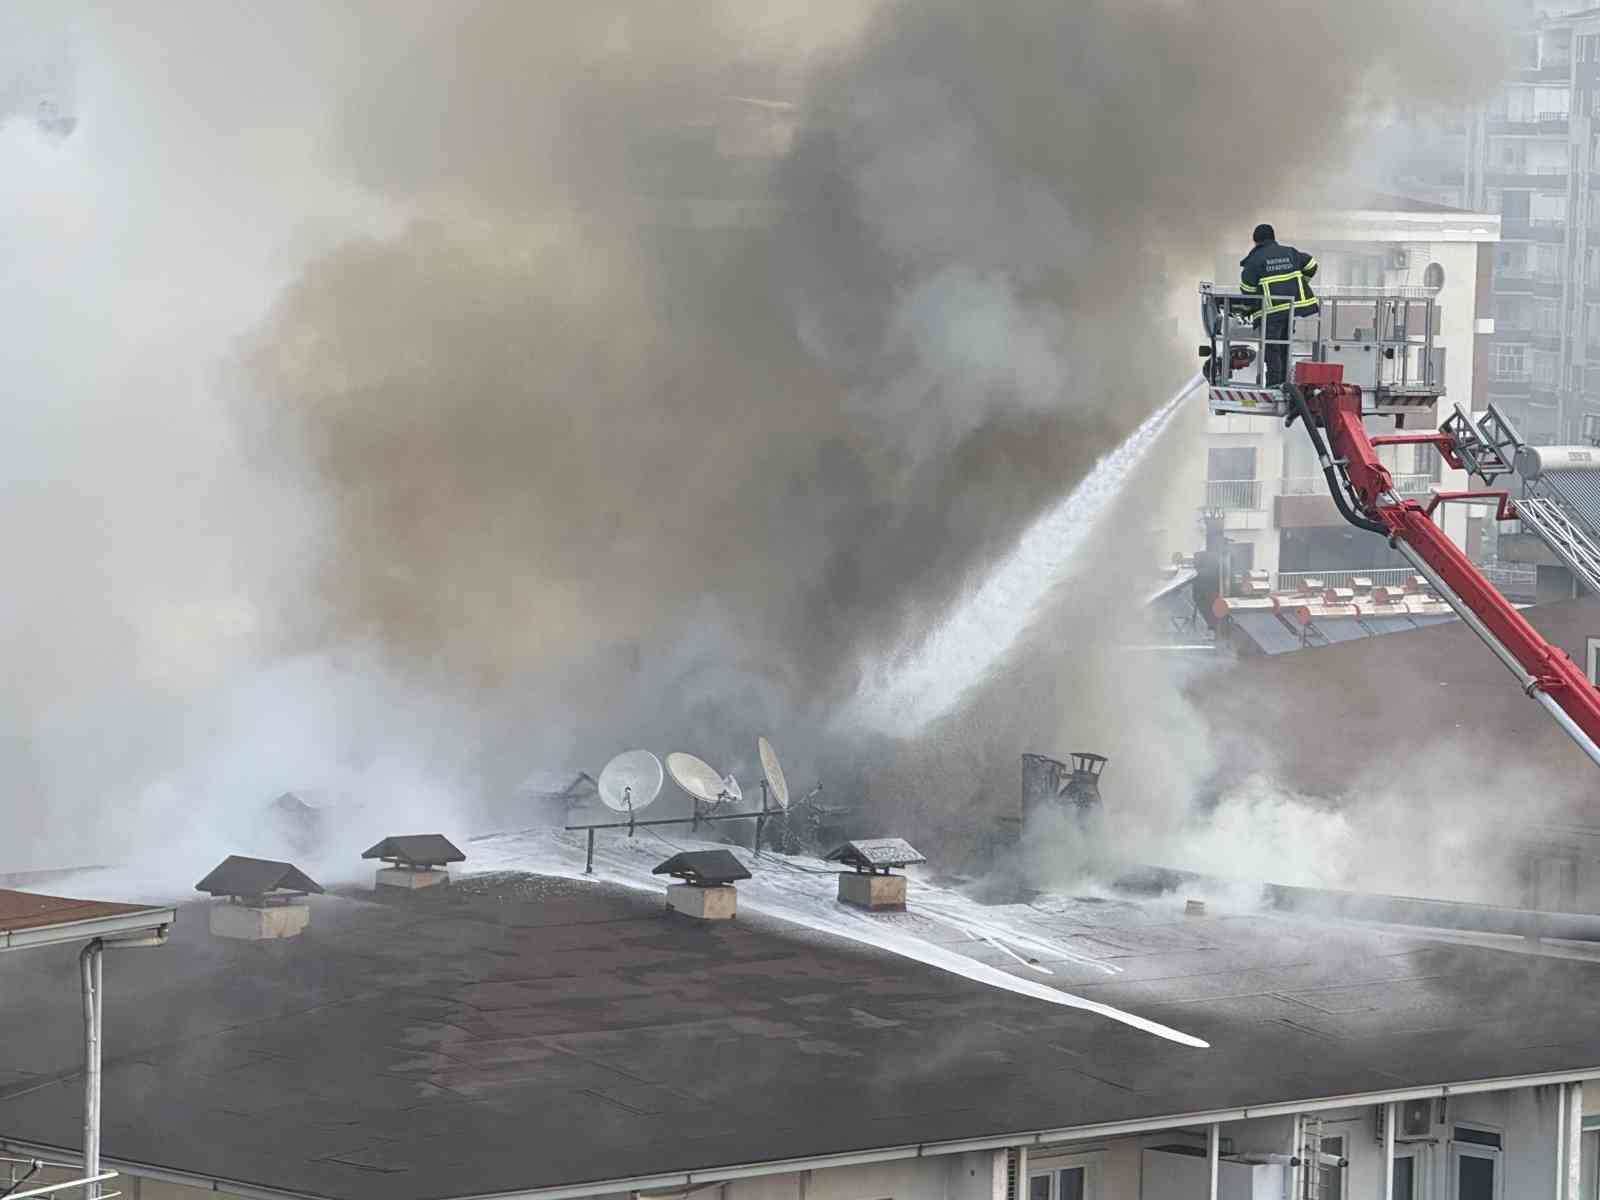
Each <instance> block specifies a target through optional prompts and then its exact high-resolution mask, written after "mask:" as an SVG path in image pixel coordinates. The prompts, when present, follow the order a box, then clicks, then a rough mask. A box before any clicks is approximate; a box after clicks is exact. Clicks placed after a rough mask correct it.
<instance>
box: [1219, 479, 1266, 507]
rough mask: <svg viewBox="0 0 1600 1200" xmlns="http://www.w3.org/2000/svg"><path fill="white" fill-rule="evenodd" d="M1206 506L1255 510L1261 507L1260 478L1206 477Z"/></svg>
mask: <svg viewBox="0 0 1600 1200" xmlns="http://www.w3.org/2000/svg"><path fill="white" fill-rule="evenodd" d="M1206 507H1207V508H1220V509H1235V510H1237V509H1245V510H1255V509H1259V508H1260V507H1261V480H1259V479H1208V480H1206Z"/></svg>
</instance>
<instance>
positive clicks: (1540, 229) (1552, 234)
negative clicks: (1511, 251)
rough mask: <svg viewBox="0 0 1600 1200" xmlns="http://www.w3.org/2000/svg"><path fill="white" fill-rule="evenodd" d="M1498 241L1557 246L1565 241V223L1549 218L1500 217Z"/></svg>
mask: <svg viewBox="0 0 1600 1200" xmlns="http://www.w3.org/2000/svg"><path fill="white" fill-rule="evenodd" d="M1500 240H1501V241H1503V242H1551V243H1554V244H1557V245H1559V244H1560V243H1562V242H1564V241H1566V240H1567V223H1566V222H1565V221H1562V220H1558V219H1555V218H1551V217H1539V218H1536V219H1533V220H1527V219H1522V218H1516V217H1502V218H1501V220H1500Z"/></svg>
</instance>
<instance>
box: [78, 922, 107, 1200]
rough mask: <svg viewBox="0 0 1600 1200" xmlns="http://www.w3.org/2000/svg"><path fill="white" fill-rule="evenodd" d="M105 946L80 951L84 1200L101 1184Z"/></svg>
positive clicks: (90, 1198) (97, 943) (91, 1197)
mask: <svg viewBox="0 0 1600 1200" xmlns="http://www.w3.org/2000/svg"><path fill="white" fill-rule="evenodd" d="M104 957H105V943H104V942H102V941H101V940H100V939H99V938H95V939H94V940H93V941H92V942H90V943H89V944H88V945H86V946H84V948H83V949H82V950H80V951H79V952H78V979H79V983H80V984H81V990H82V992H83V1173H84V1175H85V1177H86V1179H87V1182H85V1183H84V1185H83V1200H97V1197H98V1196H99V1194H100V1185H99V1184H98V1183H96V1182H94V1179H95V1176H97V1175H99V1174H100V1042H101V1033H102V1025H101V1013H102V1012H103V1011H104V1005H103V1004H102V999H103V995H104V992H103V971H102V963H103V960H104Z"/></svg>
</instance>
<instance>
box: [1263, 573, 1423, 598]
mask: <svg viewBox="0 0 1600 1200" xmlns="http://www.w3.org/2000/svg"><path fill="white" fill-rule="evenodd" d="M1415 574H1416V571H1414V570H1412V568H1410V567H1367V568H1363V569H1361V570H1357V571H1279V572H1278V582H1277V586H1276V588H1275V589H1274V590H1276V591H1280V592H1299V591H1304V590H1306V589H1307V588H1308V587H1313V586H1315V587H1317V588H1318V589H1321V588H1349V587H1354V586H1355V583H1354V581H1355V580H1357V579H1365V580H1367V581H1368V582H1370V583H1371V584H1372V586H1373V587H1381V588H1403V587H1405V585H1406V581H1407V580H1408V579H1410V578H1411V577H1412V576H1413V575H1415ZM1307 581H1310V582H1307ZM1362 586H1363V587H1364V586H1365V585H1364V584H1363V585H1362Z"/></svg>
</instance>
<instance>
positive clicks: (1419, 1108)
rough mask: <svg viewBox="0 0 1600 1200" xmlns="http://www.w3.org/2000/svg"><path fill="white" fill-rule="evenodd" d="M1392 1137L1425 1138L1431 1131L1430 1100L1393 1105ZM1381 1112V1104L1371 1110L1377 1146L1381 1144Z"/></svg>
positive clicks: (1431, 1114) (1407, 1101)
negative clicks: (1374, 1119) (1374, 1118)
mask: <svg viewBox="0 0 1600 1200" xmlns="http://www.w3.org/2000/svg"><path fill="white" fill-rule="evenodd" d="M1394 1107H1395V1114H1394V1135H1395V1137H1397V1138H1423V1137H1427V1136H1428V1134H1429V1132H1430V1131H1431V1130H1432V1129H1433V1102H1432V1101H1431V1100H1404V1101H1401V1102H1399V1103H1397V1104H1395V1106H1394ZM1383 1110H1384V1106H1383V1105H1382V1104H1380V1105H1378V1106H1377V1107H1376V1108H1375V1109H1374V1110H1373V1116H1374V1117H1376V1118H1377V1119H1376V1121H1375V1122H1374V1128H1375V1132H1376V1134H1377V1141H1378V1144H1379V1145H1380V1146H1381V1145H1382V1144H1383V1121H1384V1116H1383Z"/></svg>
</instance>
